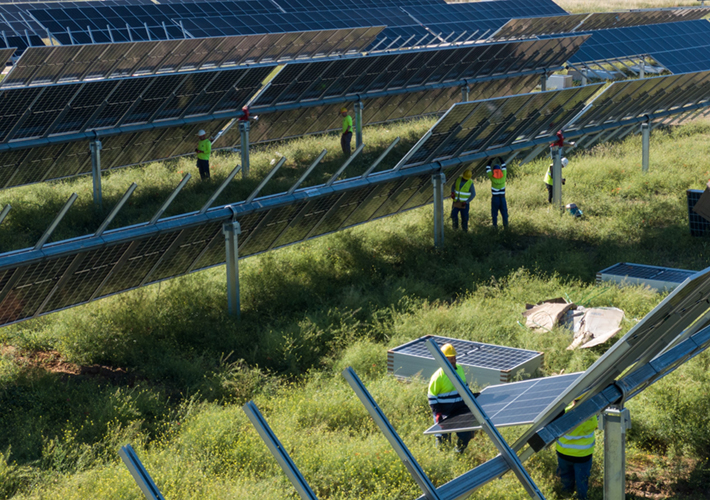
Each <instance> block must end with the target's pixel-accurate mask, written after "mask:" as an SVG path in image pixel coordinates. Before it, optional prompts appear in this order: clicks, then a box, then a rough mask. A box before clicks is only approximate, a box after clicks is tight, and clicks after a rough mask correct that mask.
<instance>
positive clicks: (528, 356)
mask: <svg viewBox="0 0 710 500" xmlns="http://www.w3.org/2000/svg"><path fill="white" fill-rule="evenodd" d="M427 339H433V340H434V341H435V342H436V343H437V344H438V345H439V347H441V346H443V345H444V344H447V343H449V344H451V345H453V346H454V348H455V349H456V352H457V356H456V363H457V364H460V365H461V366H463V369H464V372H465V373H466V382H468V383H469V384H471V385H472V386H474V385H475V386H478V387H479V388H483V387H486V386H488V385H496V384H501V383H506V382H513V381H515V380H517V377H518V376H520V377H522V378H529V377H530V376H532V375H533V373H534V372H535V370H537V369H538V368H540V366H542V359H543V353H541V352H537V351H527V350H525V349H516V348H514V347H504V346H499V345H493V344H482V343H480V342H472V341H470V340H459V339H450V338H447V337H437V336H433V335H427V336H425V337H421V338H419V339H417V340H413V341H412V342H408V343H406V344H404V345H401V346H399V347H395V348H394V349H390V350H389V351H387V371H388V372H389V373H391V374H392V375H395V376H397V377H403V378H410V377H417V376H418V377H421V378H423V379H425V380H428V379H429V378H430V377H431V376H432V375H433V374H434V372H435V371H436V370H437V369H438V368H439V365H438V364H437V363H436V361H434V358H433V357H432V355H431V354H430V353H429V350H428V349H427V348H426V345H425V344H424V342H425V341H426V340H427Z"/></svg>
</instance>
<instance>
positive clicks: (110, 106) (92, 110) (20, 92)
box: [0, 66, 272, 143]
mask: <svg viewBox="0 0 710 500" xmlns="http://www.w3.org/2000/svg"><path fill="white" fill-rule="evenodd" d="M271 69H272V68H271V67H268V66H266V67H264V66H261V67H255V68H249V69H230V70H223V71H206V72H195V73H188V74H172V75H162V76H155V77H131V78H123V79H116V80H103V81H96V82H86V83H71V84H62V85H45V86H37V87H24V88H17V89H8V90H4V91H3V93H2V96H3V105H2V106H0V123H1V125H0V141H2V143H8V142H9V141H17V140H20V139H30V138H46V137H50V136H52V135H56V134H69V133H80V132H84V131H86V130H87V129H101V128H104V127H113V128H116V127H120V126H125V125H128V124H131V123H133V124H139V123H151V122H153V121H156V120H167V119H180V118H185V117H189V116H199V115H207V116H210V115H212V114H214V113H216V112H220V111H222V112H225V111H237V110H241V108H242V106H244V104H246V102H247V101H248V100H249V98H251V97H252V96H253V95H254V93H255V92H256V90H258V89H259V88H260V87H261V83H262V81H263V80H264V78H265V77H266V76H267V75H268V74H269V73H270V72H271Z"/></svg>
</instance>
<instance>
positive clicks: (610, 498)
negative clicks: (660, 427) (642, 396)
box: [602, 407, 631, 500]
mask: <svg viewBox="0 0 710 500" xmlns="http://www.w3.org/2000/svg"><path fill="white" fill-rule="evenodd" d="M602 418H603V424H604V500H624V499H625V498H626V482H625V479H626V431H627V430H628V429H630V428H631V416H630V414H629V410H628V409H626V408H614V407H611V408H607V409H606V410H604V414H603V417H602Z"/></svg>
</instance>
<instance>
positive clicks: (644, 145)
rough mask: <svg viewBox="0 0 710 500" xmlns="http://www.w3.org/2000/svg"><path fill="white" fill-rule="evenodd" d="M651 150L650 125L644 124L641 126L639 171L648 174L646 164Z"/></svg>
mask: <svg viewBox="0 0 710 500" xmlns="http://www.w3.org/2000/svg"><path fill="white" fill-rule="evenodd" d="M650 150H651V124H650V123H648V122H646V123H642V124H641V170H642V171H643V173H644V174H647V173H648V163H649V157H650Z"/></svg>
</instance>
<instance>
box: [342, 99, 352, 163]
mask: <svg viewBox="0 0 710 500" xmlns="http://www.w3.org/2000/svg"><path fill="white" fill-rule="evenodd" d="M340 115H341V116H342V117H343V133H342V135H341V136H340V147H341V148H343V154H344V155H345V156H350V142H351V141H352V139H353V117H352V116H350V115H349V114H348V108H342V109H341V110H340Z"/></svg>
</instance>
